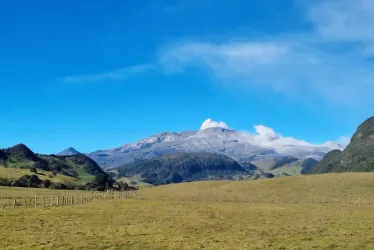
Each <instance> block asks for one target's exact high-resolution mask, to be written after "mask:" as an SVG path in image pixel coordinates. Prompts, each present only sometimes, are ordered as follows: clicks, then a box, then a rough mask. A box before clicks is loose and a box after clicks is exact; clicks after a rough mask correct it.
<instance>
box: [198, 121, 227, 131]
mask: <svg viewBox="0 0 374 250" xmlns="http://www.w3.org/2000/svg"><path fill="white" fill-rule="evenodd" d="M207 128H225V129H229V126H228V125H227V124H226V123H225V122H217V121H213V120H212V119H207V120H205V121H204V122H203V124H201V127H200V130H203V129H207Z"/></svg>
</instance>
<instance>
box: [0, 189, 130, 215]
mask: <svg viewBox="0 0 374 250" xmlns="http://www.w3.org/2000/svg"><path fill="white" fill-rule="evenodd" d="M135 193H136V191H134V190H131V191H107V192H92V193H91V192H86V193H84V194H82V193H79V194H77V193H65V194H56V195H38V196H37V195H36V196H33V197H22V198H20V197H17V198H15V197H6V198H0V212H1V211H6V210H16V209H20V208H22V207H23V208H24V209H30V208H50V207H61V206H74V205H80V204H86V203H89V202H93V201H97V200H119V199H127V198H131V197H133V196H134V195H135Z"/></svg>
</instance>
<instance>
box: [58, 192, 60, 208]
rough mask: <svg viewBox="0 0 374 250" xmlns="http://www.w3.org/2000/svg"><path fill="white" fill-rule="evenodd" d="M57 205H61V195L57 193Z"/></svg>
mask: <svg viewBox="0 0 374 250" xmlns="http://www.w3.org/2000/svg"><path fill="white" fill-rule="evenodd" d="M57 206H58V207H59V206H60V196H59V195H57Z"/></svg>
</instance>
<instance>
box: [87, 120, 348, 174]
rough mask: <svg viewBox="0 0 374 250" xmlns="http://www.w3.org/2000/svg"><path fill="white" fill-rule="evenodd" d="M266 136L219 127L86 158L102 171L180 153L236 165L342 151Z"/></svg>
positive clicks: (173, 134)
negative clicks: (218, 156) (216, 157)
mask: <svg viewBox="0 0 374 250" xmlns="http://www.w3.org/2000/svg"><path fill="white" fill-rule="evenodd" d="M266 136H267V137H261V136H258V135H252V134H249V133H247V132H241V131H236V130H232V129H227V128H220V127H214V128H207V129H203V130H195V131H193V130H190V131H186V132H163V133H158V134H155V135H152V136H150V137H147V138H144V139H142V140H139V141H137V142H134V143H130V144H125V145H123V146H120V147H117V148H112V149H108V150H98V151H95V152H92V153H90V154H87V155H88V156H89V157H91V158H92V159H94V160H95V161H96V162H97V163H98V164H99V165H100V166H101V167H102V168H104V169H105V168H113V167H118V166H121V165H123V164H126V163H132V162H137V161H141V160H147V159H152V158H155V157H159V156H162V155H167V154H173V153H182V152H186V153H200V152H206V153H219V154H223V155H226V156H228V157H230V158H232V159H234V160H236V161H237V162H239V163H246V162H252V161H255V160H261V159H268V158H273V157H274V158H276V157H286V156H289V157H294V158H297V159H308V158H313V159H316V160H320V159H322V158H323V156H324V155H325V154H326V153H328V152H329V151H331V150H334V149H336V148H339V149H343V148H344V145H341V144H338V143H334V142H326V143H324V144H321V145H312V144H309V143H306V142H302V141H296V140H292V138H291V139H290V138H285V137H280V136H268V135H266Z"/></svg>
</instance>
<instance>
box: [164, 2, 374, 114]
mask: <svg viewBox="0 0 374 250" xmlns="http://www.w3.org/2000/svg"><path fill="white" fill-rule="evenodd" d="M305 2H307V4H306V5H303V6H304V7H305V11H306V16H305V20H303V21H310V23H311V24H312V27H311V28H312V29H310V30H309V31H308V32H305V33H294V34H280V36H276V37H269V36H267V37H268V39H266V40H261V39H260V40H259V39H248V40H246V41H245V40H243V39H242V40H241V42H236V43H233V42H221V43H216V42H209V43H208V42H200V41H198V40H197V41H194V42H186V43H179V44H175V45H174V46H169V47H166V48H164V49H163V50H162V51H161V53H160V56H159V64H160V65H161V66H162V67H163V69H164V70H165V71H166V72H168V73H180V72H183V71H184V70H186V69H189V68H200V69H203V70H204V71H206V72H208V73H209V74H211V75H212V76H214V79H215V81H217V82H220V83H222V84H225V85H226V86H229V87H234V85H235V87H238V86H239V87H240V88H253V87H256V88H258V87H260V88H267V89H269V90H271V91H275V92H277V93H280V94H282V95H285V96H287V97H292V98H295V99H297V101H300V102H302V103H304V102H308V103H317V102H318V103H321V102H323V103H325V104H328V105H333V106H336V105H338V106H345V108H350V109H354V108H356V109H357V108H361V107H363V106H365V105H366V106H369V105H373V104H374V101H373V99H372V97H371V94H370V93H373V92H374V75H373V74H372V72H373V68H374V62H373V61H372V60H368V56H373V55H374V49H373V48H374V33H373V32H372V27H374V1H372V0H340V1H339V0H316V1H305ZM230 39H231V38H230Z"/></svg>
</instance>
